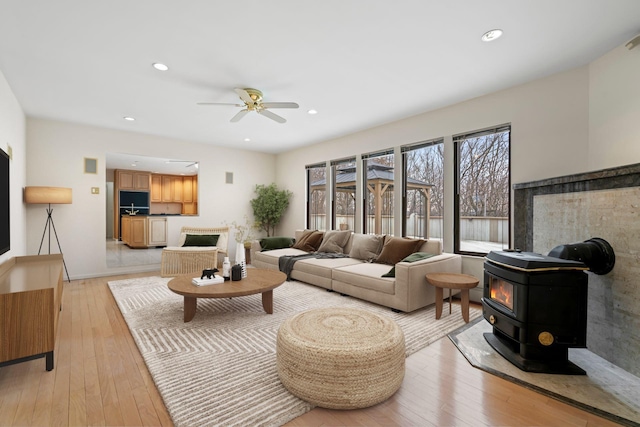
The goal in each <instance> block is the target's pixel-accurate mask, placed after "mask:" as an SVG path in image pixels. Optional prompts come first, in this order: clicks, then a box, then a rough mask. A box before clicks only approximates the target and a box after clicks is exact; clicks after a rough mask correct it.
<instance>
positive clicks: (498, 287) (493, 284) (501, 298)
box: [489, 277, 513, 311]
mask: <svg viewBox="0 0 640 427" xmlns="http://www.w3.org/2000/svg"><path fill="white" fill-rule="evenodd" d="M489 279H490V280H489V289H490V291H491V293H490V295H491V299H492V300H494V301H496V302H499V303H500V304H502V305H504V306H505V307H507V308H508V309H509V310H511V311H513V285H512V284H511V283H509V282H505V281H504V280H500V279H496V278H495V277H490V278H489Z"/></svg>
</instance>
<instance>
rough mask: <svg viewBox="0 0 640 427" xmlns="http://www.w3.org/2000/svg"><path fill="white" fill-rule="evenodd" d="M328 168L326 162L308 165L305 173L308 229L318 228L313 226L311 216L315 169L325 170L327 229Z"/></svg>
mask: <svg viewBox="0 0 640 427" xmlns="http://www.w3.org/2000/svg"><path fill="white" fill-rule="evenodd" d="M326 168H327V163H326V162H324V163H314V164H312V165H306V166H305V172H306V174H305V175H306V180H307V185H306V190H307V197H306V206H305V207H306V224H305V226H306V228H307V229H313V230H315V229H316V228H317V227H316V223H314V224H312V222H311V214H312V211H311V202H312V200H311V194H312V191H311V171H312V170H313V169H324V170H325V199H324V211H325V214H324V215H325V219H324V228H325V229H326V227H327V196H326V193H327V190H326V182H327V181H326V179H327V173H326ZM318 230H320V228H318ZM321 231H324V230H321Z"/></svg>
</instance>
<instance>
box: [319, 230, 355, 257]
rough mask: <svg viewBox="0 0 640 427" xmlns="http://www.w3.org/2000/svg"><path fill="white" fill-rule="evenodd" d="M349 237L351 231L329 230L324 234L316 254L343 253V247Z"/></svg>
mask: <svg viewBox="0 0 640 427" xmlns="http://www.w3.org/2000/svg"><path fill="white" fill-rule="evenodd" d="M349 236H351V231H349V230H347V231H338V230H331V231H327V232H326V233H324V237H323V238H322V244H321V245H320V247H319V248H318V252H327V253H332V254H342V253H344V247H345V245H346V244H347V240H349Z"/></svg>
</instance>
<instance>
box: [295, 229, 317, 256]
mask: <svg viewBox="0 0 640 427" xmlns="http://www.w3.org/2000/svg"><path fill="white" fill-rule="evenodd" d="M311 233H313V230H303V231H302V236H300V238H299V239H298V241H297V242H295V243H294V244H293V246H292V247H293V248H295V249H300V250H301V251H303V250H304V249H302V248H303V247H304V245H305V244H306V243H307V240H308V239H309V236H311Z"/></svg>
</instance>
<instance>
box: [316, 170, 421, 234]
mask: <svg viewBox="0 0 640 427" xmlns="http://www.w3.org/2000/svg"><path fill="white" fill-rule="evenodd" d="M393 178H394V172H393V167H392V166H386V165H381V164H379V163H374V162H368V165H367V191H368V192H369V193H371V194H372V195H373V198H374V201H375V203H374V206H375V212H374V224H375V227H374V232H375V233H376V234H382V206H383V198H384V196H385V194H387V193H388V192H393V188H394V181H393ZM335 185H336V191H339V192H342V193H349V194H350V196H351V197H352V198H353V199H355V193H356V167H355V166H347V167H343V168H340V169H338V170H337V171H336V184H335ZM432 187H433V185H431V184H427V183H426V182H422V181H419V180H417V179H413V178H407V189H408V190H418V192H419V193H420V194H421V195H422V196H423V197H424V198H425V215H424V219H423V221H424V224H423V226H424V230H425V236H428V235H429V212H430V210H431V206H430V204H431V198H430V192H431V188H432ZM325 189H326V179H320V180H318V181H315V182H312V183H311V185H310V190H311V191H312V192H313V191H325Z"/></svg>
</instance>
